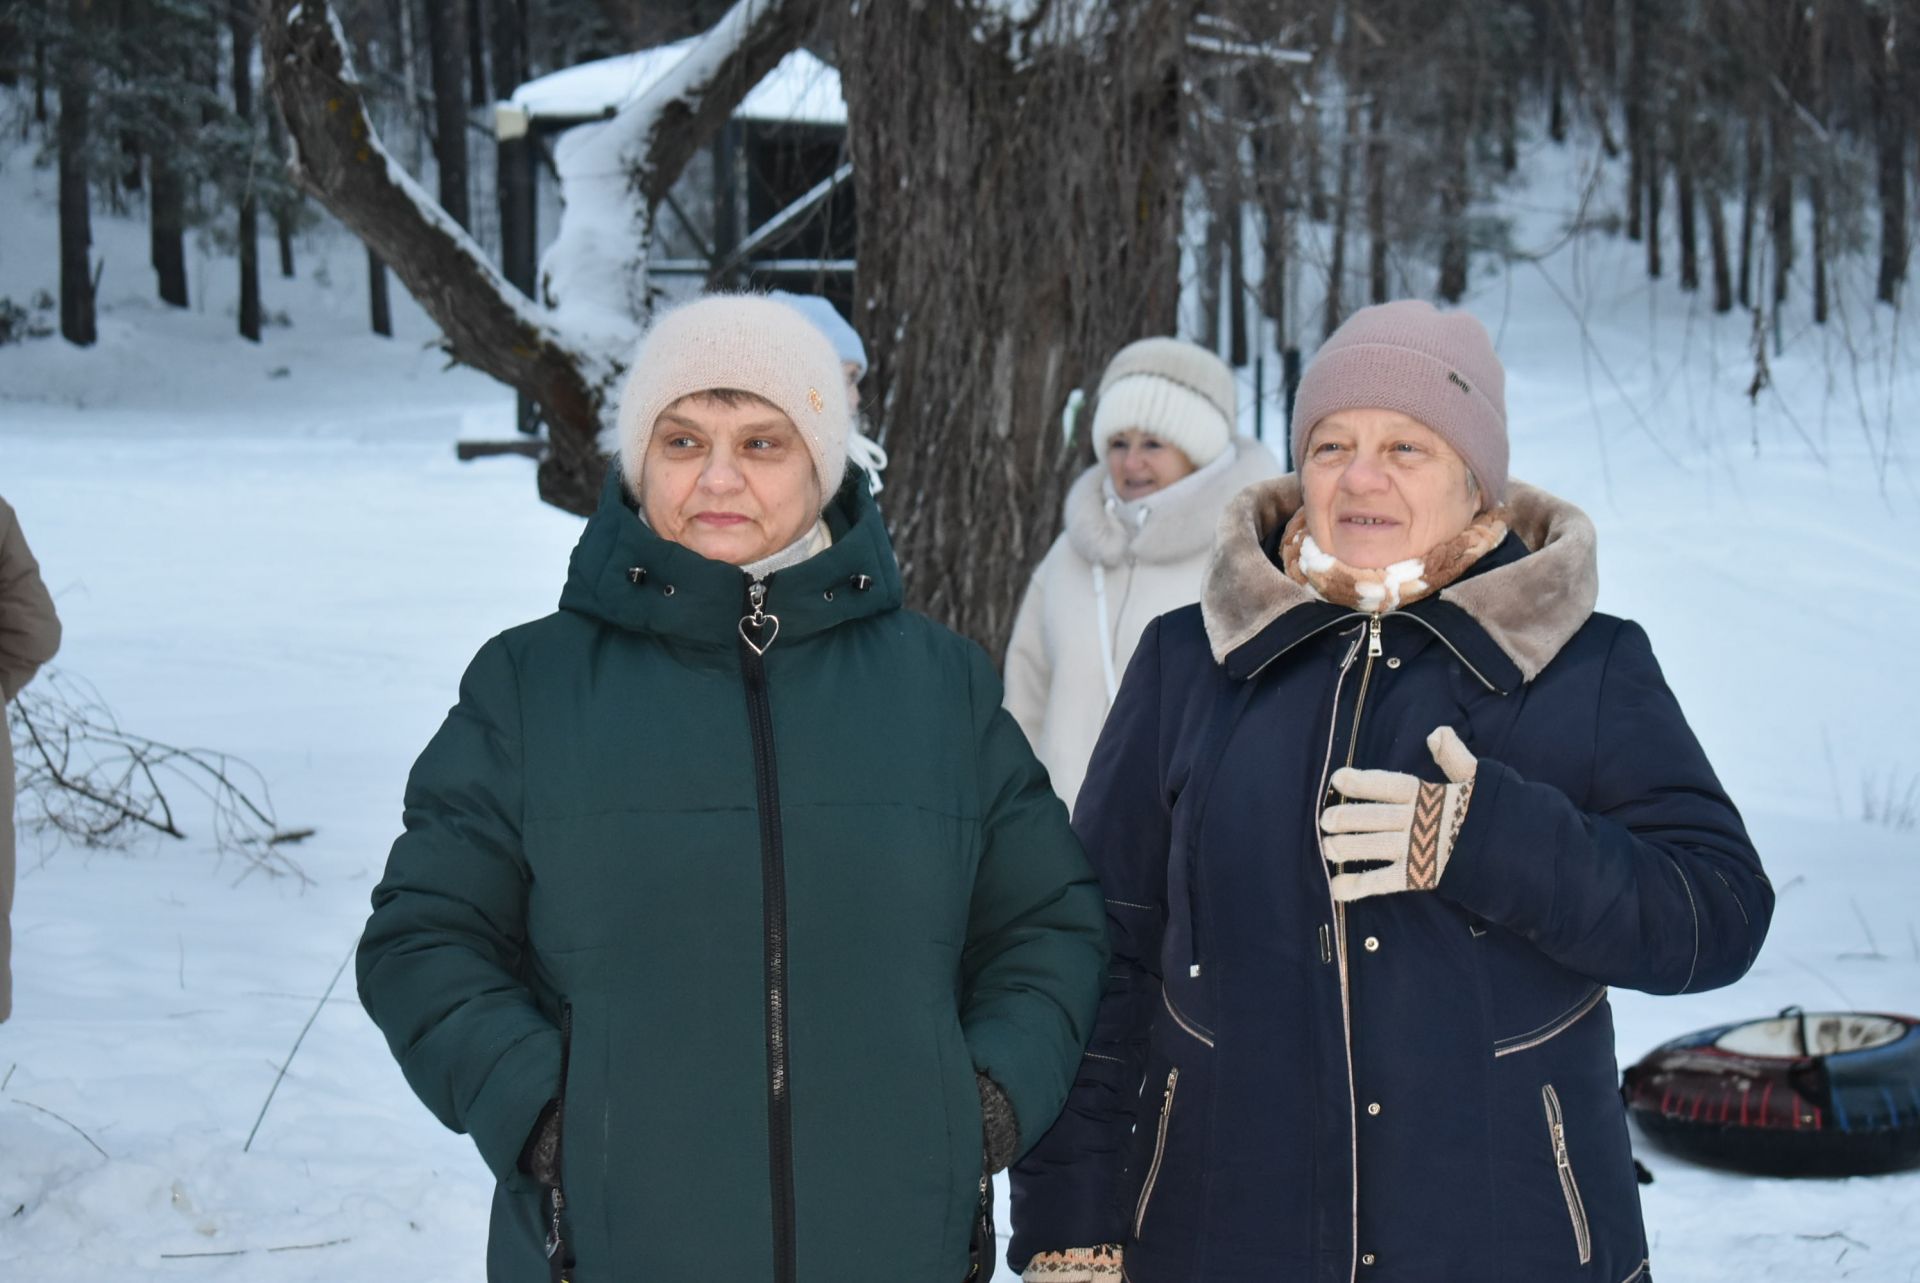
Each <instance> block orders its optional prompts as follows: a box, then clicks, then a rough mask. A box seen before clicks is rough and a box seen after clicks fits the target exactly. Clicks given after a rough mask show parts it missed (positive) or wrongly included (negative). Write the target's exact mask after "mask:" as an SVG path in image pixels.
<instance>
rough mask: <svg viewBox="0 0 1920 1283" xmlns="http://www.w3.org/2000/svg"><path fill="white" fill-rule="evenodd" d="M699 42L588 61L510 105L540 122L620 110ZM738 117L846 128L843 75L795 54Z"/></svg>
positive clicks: (542, 81) (544, 80) (530, 86)
mask: <svg viewBox="0 0 1920 1283" xmlns="http://www.w3.org/2000/svg"><path fill="white" fill-rule="evenodd" d="M699 39H700V38H699V37H697V36H695V37H693V38H690V39H687V40H680V41H676V42H674V43H673V44H669V45H661V46H660V47H659V48H657V49H643V50H641V51H640V52H638V53H628V54H621V55H619V56H617V57H613V58H601V59H599V60H598V61H595V62H583V63H581V64H580V65H579V66H577V67H569V68H567V69H566V70H565V71H556V72H553V73H552V74H551V75H546V76H542V77H540V78H539V79H538V80H530V81H528V82H527V83H526V84H524V85H521V86H520V87H519V88H518V89H516V90H514V91H513V96H512V99H511V101H512V102H513V104H514V105H515V106H516V107H521V108H524V109H525V110H526V111H527V113H528V114H529V115H531V116H532V117H533V118H534V119H536V120H538V119H540V118H541V117H549V118H552V117H583V116H584V117H592V116H598V115H600V114H602V113H603V112H607V111H617V110H619V109H620V108H622V107H624V106H626V105H627V104H628V103H631V102H633V101H635V100H636V99H638V98H639V97H641V95H643V94H645V93H646V92H647V91H648V90H649V89H651V88H653V86H655V85H657V84H659V83H660V82H661V81H663V80H664V79H666V77H667V75H668V74H669V73H670V72H672V71H673V70H674V69H675V68H677V67H678V66H680V64H681V63H683V62H684V61H686V58H687V56H688V55H689V54H690V53H692V52H693V49H694V46H695V45H696V44H698V43H699ZM733 118H734V119H735V120H757V121H770V122H775V123H785V124H796V125H842V126H844V125H845V124H846V123H847V104H846V100H845V99H844V98H842V97H841V95H840V73H839V72H838V71H837V70H835V69H834V68H833V67H831V66H829V65H828V64H827V63H824V62H822V61H821V60H820V59H819V58H817V57H815V56H814V55H813V54H811V53H808V52H807V51H806V50H805V49H796V50H794V51H793V52H792V53H790V54H788V55H787V56H786V57H785V58H782V59H781V60H780V62H779V63H778V64H777V65H775V67H774V69H773V70H772V71H770V72H768V73H767V76H766V78H765V79H764V80H762V81H761V82H760V83H759V84H757V85H755V86H754V87H753V88H752V89H751V90H749V91H748V93H747V96H746V97H745V98H743V99H742V100H741V102H740V105H739V106H738V107H735V108H734V109H733Z"/></svg>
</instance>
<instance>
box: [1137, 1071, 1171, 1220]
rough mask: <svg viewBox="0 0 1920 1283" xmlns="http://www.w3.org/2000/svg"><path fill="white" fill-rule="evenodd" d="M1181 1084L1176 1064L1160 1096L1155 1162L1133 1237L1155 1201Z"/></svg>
mask: <svg viewBox="0 0 1920 1283" xmlns="http://www.w3.org/2000/svg"><path fill="white" fill-rule="evenodd" d="M1179 1085H1180V1067H1179V1066H1178V1065H1175V1066H1174V1067H1173V1068H1172V1069H1169V1070H1168V1071H1167V1090H1166V1092H1165V1094H1163V1095H1162V1096H1161V1097H1160V1130H1159V1131H1158V1132H1157V1133H1156V1134H1155V1135H1154V1138H1153V1162H1152V1163H1151V1164H1150V1165H1149V1166H1148V1167H1147V1180H1146V1183H1145V1184H1143V1185H1142V1186H1141V1187H1140V1203H1139V1205H1138V1206H1136V1207H1135V1208H1134V1209H1133V1237H1134V1238H1135V1239H1138V1238H1139V1237H1140V1227H1141V1226H1142V1225H1144V1224H1146V1222H1147V1204H1148V1203H1151V1202H1152V1201H1153V1187H1154V1184H1155V1183H1156V1182H1157V1181H1159V1179H1160V1162H1161V1160H1162V1159H1164V1158H1166V1156H1167V1124H1169V1123H1171V1122H1172V1121H1173V1093H1174V1090H1175V1089H1176V1088H1177V1087H1179Z"/></svg>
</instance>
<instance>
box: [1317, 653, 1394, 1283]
mask: <svg viewBox="0 0 1920 1283" xmlns="http://www.w3.org/2000/svg"><path fill="white" fill-rule="evenodd" d="M1347 618H1349V619H1351V618H1356V616H1348V617H1347ZM1369 618H1370V619H1371V620H1372V624H1371V625H1370V626H1369V630H1368V634H1369V636H1372V635H1373V634H1374V632H1375V631H1377V624H1378V619H1379V617H1378V616H1370V617H1369ZM1360 646H1361V642H1360V639H1359V638H1357V637H1356V638H1355V639H1354V642H1353V644H1352V645H1351V646H1349V647H1348V648H1347V653H1346V655H1345V657H1344V658H1342V659H1341V661H1340V676H1339V679H1338V680H1337V681H1336V682H1335V683H1334V686H1333V712H1332V713H1331V714H1330V716H1329V718H1328V722H1327V756H1326V760H1325V761H1324V762H1323V763H1321V766H1320V787H1319V791H1318V792H1317V793H1315V794H1314V797H1315V799H1316V802H1317V803H1318V804H1320V805H1324V804H1325V802H1326V796H1327V780H1328V778H1329V777H1330V776H1331V775H1332V772H1333V750H1334V744H1335V742H1336V736H1337V734H1338V731H1339V722H1340V693H1341V691H1342V690H1344V689H1345V687H1346V684H1347V674H1349V673H1350V672H1352V671H1353V661H1354V660H1355V659H1357V658H1358V657H1359V655H1360ZM1369 649H1371V648H1369ZM1372 674H1373V656H1372V655H1371V654H1370V655H1369V656H1368V658H1367V666H1366V670H1365V676H1364V677H1363V679H1362V689H1361V691H1360V697H1359V700H1356V701H1355V705H1354V727H1355V729H1358V726H1359V711H1360V709H1359V705H1360V701H1364V700H1365V698H1366V690H1365V685H1366V679H1368V678H1371V676H1372ZM1353 753H1354V746H1353V744H1352V743H1349V745H1348V747H1347V760H1348V762H1349V763H1351V762H1352V760H1353ZM1313 828H1314V837H1315V844H1314V849H1315V851H1316V852H1317V853H1319V854H1320V856H1321V867H1322V869H1323V870H1324V869H1325V867H1326V857H1325V852H1324V850H1323V849H1322V848H1321V846H1320V844H1319V833H1320V817H1319V815H1318V814H1317V813H1316V814H1315V816H1314V818H1313ZM1327 903H1328V904H1329V905H1331V906H1332V910H1333V919H1334V930H1333V931H1332V932H1331V933H1330V934H1331V935H1332V941H1331V951H1330V953H1331V956H1329V947H1328V946H1329V942H1328V939H1327V936H1328V934H1329V933H1327V932H1326V929H1325V928H1324V927H1323V928H1322V935H1321V939H1320V949H1321V957H1322V958H1325V959H1327V960H1328V961H1337V962H1338V963H1339V965H1340V1034H1341V1042H1342V1045H1343V1046H1344V1047H1345V1049H1346V1053H1347V1145H1348V1158H1347V1161H1348V1178H1349V1186H1348V1211H1349V1215H1350V1225H1351V1231H1352V1239H1351V1242H1350V1244H1349V1248H1350V1251H1349V1254H1348V1257H1347V1277H1348V1279H1349V1280H1350V1281H1351V1280H1352V1279H1354V1278H1356V1277H1357V1276H1358V1274H1359V1270H1360V1128H1359V1123H1358V1115H1359V1101H1358V1099H1357V1098H1356V1097H1355V1095H1354V1084H1353V1005H1352V995H1351V993H1350V991H1349V987H1348V975H1347V917H1346V908H1345V906H1344V905H1342V904H1341V903H1340V902H1339V901H1338V900H1335V899H1334V898H1333V882H1332V879H1331V875H1329V877H1328V882H1327Z"/></svg>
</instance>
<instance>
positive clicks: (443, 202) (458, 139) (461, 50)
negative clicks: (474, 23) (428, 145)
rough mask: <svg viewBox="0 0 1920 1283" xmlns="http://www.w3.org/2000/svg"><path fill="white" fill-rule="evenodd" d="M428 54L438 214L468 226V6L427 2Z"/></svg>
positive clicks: (447, 0)
mask: <svg viewBox="0 0 1920 1283" xmlns="http://www.w3.org/2000/svg"><path fill="white" fill-rule="evenodd" d="M427 52H428V57H430V58H431V59H432V62H433V158H434V160H435V162H436V163H437V164H438V165H439V167H440V208H442V209H444V210H446V211H447V213H449V214H451V215H453V221H454V222H456V223H458V224H460V226H462V227H472V226H473V215H472V212H471V209H470V207H469V206H468V204H467V99H466V84H465V75H464V65H465V61H466V53H467V0H427Z"/></svg>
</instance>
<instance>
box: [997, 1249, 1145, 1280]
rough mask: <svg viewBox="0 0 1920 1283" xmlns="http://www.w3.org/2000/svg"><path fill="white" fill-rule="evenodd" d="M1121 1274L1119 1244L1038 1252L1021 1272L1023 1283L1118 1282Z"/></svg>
mask: <svg viewBox="0 0 1920 1283" xmlns="http://www.w3.org/2000/svg"><path fill="white" fill-rule="evenodd" d="M1122 1277H1123V1275H1122V1274H1121V1272H1120V1247H1119V1245H1118V1244H1116V1243H1105V1244H1102V1245H1101V1246H1099V1247H1071V1248H1068V1249H1067V1250H1066V1251H1064V1252H1037V1253H1035V1254H1034V1257H1033V1259H1032V1260H1031V1261H1028V1262H1027V1268H1026V1269H1025V1270H1023V1271H1022V1272H1021V1274H1020V1279H1021V1283H1119V1280H1120V1279H1121V1278H1122Z"/></svg>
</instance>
